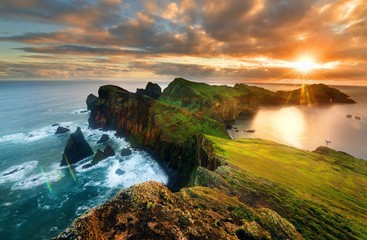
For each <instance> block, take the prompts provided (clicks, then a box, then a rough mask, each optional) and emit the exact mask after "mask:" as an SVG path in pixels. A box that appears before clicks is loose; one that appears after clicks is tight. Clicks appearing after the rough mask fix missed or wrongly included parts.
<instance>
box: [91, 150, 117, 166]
mask: <svg viewBox="0 0 367 240" xmlns="http://www.w3.org/2000/svg"><path fill="white" fill-rule="evenodd" d="M112 156H115V151H114V150H113V149H112V147H111V146H110V145H107V146H106V148H105V149H104V151H103V152H102V151H101V150H97V152H96V154H95V155H94V158H93V160H92V162H91V163H92V165H96V164H97V163H99V162H100V161H102V160H103V159H106V158H108V157H112Z"/></svg>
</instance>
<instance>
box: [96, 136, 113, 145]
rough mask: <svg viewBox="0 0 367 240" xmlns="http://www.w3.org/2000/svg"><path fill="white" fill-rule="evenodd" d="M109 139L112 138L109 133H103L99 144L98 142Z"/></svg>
mask: <svg viewBox="0 0 367 240" xmlns="http://www.w3.org/2000/svg"><path fill="white" fill-rule="evenodd" d="M108 140H110V137H109V136H108V135H107V134H103V135H102V136H101V138H100V139H99V140H98V141H97V144H98V143H104V142H107V141H108Z"/></svg>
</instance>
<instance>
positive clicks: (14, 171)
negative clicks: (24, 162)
mask: <svg viewBox="0 0 367 240" xmlns="http://www.w3.org/2000/svg"><path fill="white" fill-rule="evenodd" d="M24 169H25V167H21V168H16V169H14V170H12V171H10V172H7V173H4V174H3V176H8V175H11V174H13V173H16V172H19V171H20V170H24Z"/></svg>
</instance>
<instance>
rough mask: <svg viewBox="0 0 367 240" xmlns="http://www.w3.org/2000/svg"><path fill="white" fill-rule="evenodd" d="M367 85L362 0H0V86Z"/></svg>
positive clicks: (366, 10) (366, 12)
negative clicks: (35, 82) (56, 82)
mask: <svg viewBox="0 0 367 240" xmlns="http://www.w3.org/2000/svg"><path fill="white" fill-rule="evenodd" d="M174 77H185V78H188V79H192V80H198V81H213V82H218V81H221V82H225V81H237V82H238V81H243V82H261V81H268V82H297V81H305V80H306V81H312V80H314V81H323V82H325V83H338V84H358V85H367V3H366V0H339V1H338V0H297V1H295V0H226V1H224V0H177V1H166V0H140V1H139V0H103V1H94V0H90V1H82V0H54V1H50V0H26V1H24V0H1V3H0V80H1V79H2V80H12V79H22V80H28V79H39V80H51V79H61V80H62V79H65V80H73V79H79V80H84V79H103V80H104V79H105V80H120V79H121V80H134V81H136V80H144V81H146V80H152V79H153V80H156V81H161V80H162V81H163V80H172V79H173V78H174Z"/></svg>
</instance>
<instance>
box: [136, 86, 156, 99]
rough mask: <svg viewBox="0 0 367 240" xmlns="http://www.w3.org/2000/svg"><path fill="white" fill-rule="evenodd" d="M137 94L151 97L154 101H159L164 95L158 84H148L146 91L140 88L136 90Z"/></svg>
mask: <svg viewBox="0 0 367 240" xmlns="http://www.w3.org/2000/svg"><path fill="white" fill-rule="evenodd" d="M136 93H137V94H140V95H146V96H149V97H151V98H153V99H158V98H159V97H160V96H161V94H162V89H161V87H160V86H159V85H158V84H156V83H151V82H148V84H147V86H146V87H145V89H142V88H138V89H136Z"/></svg>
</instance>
